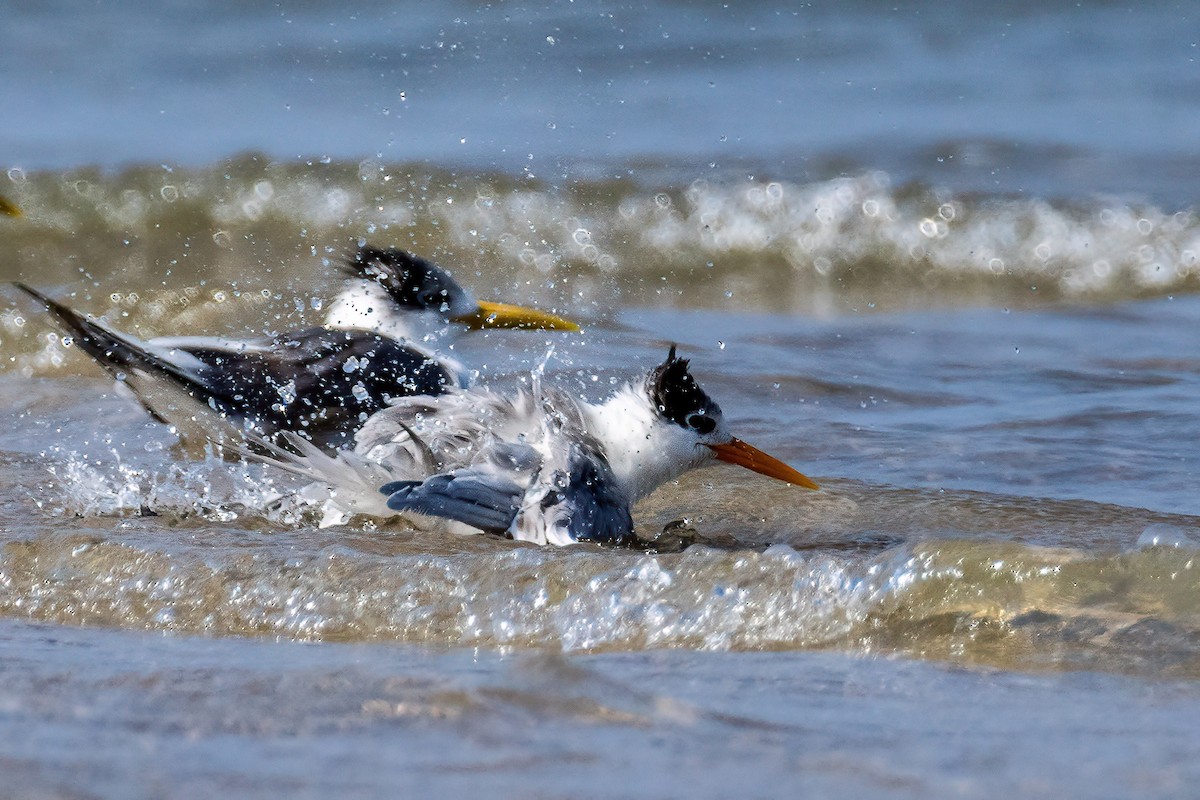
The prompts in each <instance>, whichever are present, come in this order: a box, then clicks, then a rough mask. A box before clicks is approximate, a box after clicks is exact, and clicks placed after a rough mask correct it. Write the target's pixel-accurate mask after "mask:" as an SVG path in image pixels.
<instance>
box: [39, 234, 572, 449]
mask: <svg viewBox="0 0 1200 800" xmlns="http://www.w3.org/2000/svg"><path fill="white" fill-rule="evenodd" d="M341 267H342V268H343V269H344V270H345V271H346V273H347V284H346V286H345V287H344V289H343V290H342V292H341V293H340V294H339V296H338V297H337V298H336V299H335V300H334V302H333V303H332V304H331V305H330V308H329V312H328V315H327V317H326V320H325V324H324V325H323V326H321V327H315V328H308V329H306V330H300V331H293V332H288V333H281V334H277V335H275V336H267V337H262V338H256V339H226V338H217V337H207V336H184V337H161V338H155V339H150V340H148V341H142V340H139V339H137V338H134V337H133V336H129V335H127V334H124V333H121V332H120V331H117V330H115V329H113V328H111V327H108V326H106V325H104V324H102V323H100V322H97V321H96V320H93V319H90V318H89V317H87V316H85V315H83V314H80V313H79V312H77V311H74V310H72V309H70V308H68V307H67V306H65V305H63V304H61V303H59V302H57V301H55V300H53V299H51V298H50V297H48V296H46V295H45V294H43V293H41V292H39V291H37V290H35V289H32V288H30V287H28V286H26V285H24V284H21V283H17V284H16V286H17V287H18V288H19V289H21V290H22V291H24V292H25V293H27V294H29V295H31V296H33V297H34V298H35V299H37V300H38V301H39V302H40V303H42V304H43V305H44V306H45V307H46V308H47V309H48V310H49V311H50V313H51V314H52V316H53V317H54V319H55V321H56V322H57V323H58V325H59V326H60V327H61V328H62V329H63V331H64V332H65V333H66V334H67V335H68V336H69V337H71V339H72V340H73V341H74V343H75V344H77V345H79V347H80V348H81V349H83V351H84V352H86V353H87V354H88V355H90V356H91V357H92V358H93V359H95V360H96V362H97V363H99V364H100V366H101V367H103V368H104V369H105V370H106V371H108V372H109V373H110V374H111V375H112V376H113V377H114V378H116V380H117V381H118V382H119V383H121V384H124V385H125V386H127V387H128V388H129V389H131V390H132V392H133V395H134V397H135V398H136V399H137V400H138V402H140V403H141V405H142V406H143V407H144V408H145V409H146V411H147V412H149V414H150V415H151V416H152V417H153V418H154V419H156V420H158V421H160V422H164V423H167V424H169V425H173V426H174V427H175V430H176V433H177V434H178V435H179V437H180V438H181V439H182V440H184V441H185V442H186V441H197V442H203V441H206V440H208V439H212V438H213V430H214V423H213V419H212V418H213V417H215V418H216V420H217V422H216V428H217V429H219V430H220V431H221V434H220V435H221V436H223V437H229V438H231V439H232V440H233V441H237V440H238V439H240V438H243V437H244V435H245V433H246V432H247V431H254V432H256V433H258V434H260V435H264V436H268V437H270V436H274V435H276V434H278V433H280V432H283V431H292V432H296V433H299V434H301V435H302V436H304V438H306V439H308V440H309V441H311V442H313V443H315V444H317V445H318V446H320V447H326V448H331V449H332V448H338V447H342V446H344V445H346V444H348V443H349V442H350V441H351V439H352V437H353V434H354V431H355V430H356V429H357V428H358V427H359V426H360V425H361V424H362V423H363V422H364V421H365V420H367V419H368V418H369V417H370V415H371V414H373V413H375V412H377V411H379V410H380V409H382V408H384V407H385V406H386V405H387V404H388V403H389V402H391V401H392V400H394V399H396V398H399V397H405V396H409V395H414V394H418V395H436V394H440V393H442V392H444V391H446V390H447V389H449V388H452V387H463V386H465V385H467V384H468V383H469V379H470V376H469V373H468V371H467V370H466V369H465V368H464V367H463V366H462V365H461V364H460V363H459V362H457V361H455V360H454V359H452V358H449V357H447V356H445V355H441V354H439V353H438V352H436V351H435V350H434V349H433V347H432V345H433V344H445V343H446V339H447V337H449V336H452V335H454V334H455V333H457V332H461V331H465V330H479V329H482V328H502V327H508V328H539V329H555V330H566V331H578V330H579V326H577V325H576V324H575V323H573V322H570V321H568V320H565V319H563V318H561V317H557V316H554V315H553V314H547V313H544V312H541V311H536V310H533V309H528V308H522V307H520V306H511V305H505V304H501V303H490V302H483V301H479V300H476V299H475V298H474V297H473V296H472V295H471V293H470V292H468V291H467V290H466V289H464V288H463V287H462V286H460V285H459V284H458V283H457V282H456V281H455V280H454V279H453V278H452V277H451V276H450V274H449V273H448V272H447V271H446V270H444V269H442V268H441V267H439V266H437V265H436V264H434V263H432V262H430V261H427V260H426V259H423V258H420V257H418V256H415V255H412V254H411V253H407V252H405V251H403V250H399V249H379V248H375V247H370V246H366V245H364V246H362V247H360V248H359V249H358V250H357V252H356V253H355V254H354V256H353V257H352V258H350V259H348V260H347V261H346V262H345V263H343V264H341ZM218 438H219V437H218Z"/></svg>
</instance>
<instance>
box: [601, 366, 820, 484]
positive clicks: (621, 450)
mask: <svg viewBox="0 0 1200 800" xmlns="http://www.w3.org/2000/svg"><path fill="white" fill-rule="evenodd" d="M592 415H593V424H592V431H591V432H592V434H593V435H594V436H595V437H596V438H597V439H598V440H599V441H600V442H601V444H602V445H603V446H604V449H605V454H606V457H607V459H608V462H609V465H610V466H611V467H612V468H613V473H614V475H615V476H617V478H618V480H621V481H622V482H624V483H625V484H626V485H628V486H629V487H630V492H631V494H632V499H634V500H636V499H638V498H641V497H644V496H645V495H647V494H649V493H650V492H652V491H654V490H655V489H656V488H658V487H659V486H661V485H662V484H663V483H666V482H667V481H670V480H674V479H675V478H678V477H679V476H680V475H682V474H683V473H685V472H687V471H688V470H692V469H695V468H697V467H700V466H703V465H704V464H707V463H711V462H713V461H724V462H727V463H730V464H737V465H738V466H742V467H745V468H747V469H750V470H753V471H754V472H758V473H761V474H763V475H767V476H770V477H772V478H778V479H779V480H784V481H787V482H789V483H794V484H796V485H798V486H804V487H805V488H808V489H816V488H818V487H817V484H815V483H814V482H813V481H812V480H810V479H809V478H808V477H806V476H805V475H803V474H801V473H800V472H798V471H796V470H794V469H792V468H791V467H789V466H788V465H787V464H784V463H783V462H782V461H780V460H779V459H777V458H775V457H773V456H770V455H767V454H766V453H764V452H762V451H761V450H759V449H758V448H756V447H752V446H751V445H748V444H746V443H745V442H743V441H741V440H740V439H736V438H734V436H733V435H732V434H730V433H729V430H728V427H727V426H726V423H725V417H724V415H723V414H722V413H721V407H720V406H719V405H717V403H716V402H715V401H714V400H713V399H712V398H711V397H709V396H708V395H707V394H706V393H705V392H704V390H703V389H701V388H700V385H699V384H698V383H696V379H695V378H693V377H692V375H691V373H690V372H688V361H687V359H684V358H678V357H676V355H675V347H674V345H672V347H671V350H670V352H669V353H668V354H667V360H666V361H664V362H663V363H662V364H660V365H658V366H657V367H655V368H654V369H653V370H651V371H650V373H649V374H648V375H647V376H646V380H645V382H644V384H643V385H642V386H640V387H635V386H626V387H625V388H624V389H623V390H621V391H620V392H618V393H617V394H616V395H615V396H614V397H613V398H612V399H611V400H609V401H608V402H606V403H604V404H603V405H602V406H598V407H596V408H595V409H594V410H593V412H592Z"/></svg>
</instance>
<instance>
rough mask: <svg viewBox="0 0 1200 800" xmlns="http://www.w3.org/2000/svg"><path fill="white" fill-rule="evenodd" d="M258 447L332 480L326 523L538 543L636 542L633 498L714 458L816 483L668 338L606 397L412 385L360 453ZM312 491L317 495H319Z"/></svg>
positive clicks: (291, 445)
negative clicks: (760, 441)
mask: <svg viewBox="0 0 1200 800" xmlns="http://www.w3.org/2000/svg"><path fill="white" fill-rule="evenodd" d="M287 438H288V439H289V441H288V442H287V444H288V448H283V447H278V446H275V445H273V444H271V443H268V442H259V443H258V444H259V445H260V446H259V447H257V448H256V452H254V453H247V455H249V456H250V457H251V458H255V459H257V460H259V461H263V462H266V463H269V464H273V465H275V466H278V467H281V468H283V469H286V470H288V471H290V472H294V473H297V474H299V475H302V476H304V477H307V478H309V479H311V480H312V481H313V482H314V484H313V485H316V486H324V487H325V488H327V489H328V490H329V498H330V499H329V500H328V501H327V502H326V505H325V519H324V521H323V522H322V525H332V524H340V523H343V522H346V521H347V520H348V519H349V518H350V517H351V516H353V515H356V514H366V515H370V516H376V517H387V516H391V515H396V514H400V515H403V516H404V517H406V518H407V519H408V520H409V521H410V522H411V523H412V524H413V525H414V527H416V528H418V529H422V528H439V529H443V530H448V531H451V532H456V533H490V534H495V535H499V536H505V537H510V538H512V539H517V540H522V541H529V542H535V543H538V544H555V545H565V544H571V543H574V542H582V541H589V542H601V543H610V544H623V543H629V542H631V541H632V540H633V538H634V531H633V519H632V516H631V509H632V507H633V505H634V504H635V503H636V502H637V501H639V500H640V499H642V498H644V497H646V496H647V495H649V494H650V493H651V492H652V491H654V490H655V489H656V488H658V487H659V486H661V485H662V484H663V483H666V482H667V481H670V480H673V479H675V478H677V477H679V476H680V475H682V474H683V473H685V472H687V471H689V470H691V469H695V468H697V467H701V466H704V465H707V464H712V463H714V462H725V463H729V464H736V465H738V466H741V467H745V468H746V469H749V470H752V471H754V472H758V473H760V474H763V475H766V476H768V477H771V478H777V479H779V480H782V481H786V482H788V483H791V484H794V485H796V486H802V487H805V488H808V489H816V488H818V487H817V484H816V483H814V482H813V481H812V480H811V479H809V478H808V477H806V476H805V475H803V474H801V473H800V472H798V471H796V470H795V469H793V468H792V467H790V466H788V465H787V464H785V463H783V462H782V461H780V460H779V459H777V458H774V457H773V456H769V455H767V454H766V453H764V452H762V451H761V450H759V449H758V448H756V447H753V446H751V445H749V444H746V443H745V442H743V441H741V440H740V439H736V438H734V436H733V435H732V434H731V433H730V431H729V429H728V426H727V424H726V421H725V418H724V416H723V414H722V413H721V408H720V406H718V405H717V403H716V402H715V401H713V400H712V398H710V397H709V396H708V395H707V394H706V393H705V392H704V390H703V389H701V388H700V386H699V385H698V384H697V383H696V381H695V379H694V378H693V377H692V375H691V373H690V372H689V370H688V361H687V360H686V359H682V358H679V357H677V356H676V354H675V348H674V347H672V348H671V351H670V353H669V355H668V356H667V359H666V361H664V362H663V363H662V364H660V365H658V366H657V367H655V368H654V369H653V370H651V371H650V372H649V374H647V375H646V376H645V377H644V378H643V379H641V380H639V381H635V382H632V383H629V384H627V385H625V386H624V387H622V388H621V389H620V390H618V391H617V392H616V393H615V394H614V395H613V396H612V397H610V398H609V399H608V400H605V401H603V402H600V403H595V404H593V403H588V402H585V401H583V400H580V399H578V398H576V397H575V396H573V395H571V394H568V393H567V392H565V391H561V390H558V389H554V388H551V387H545V386H543V385H542V381H541V379H540V377H539V376H538V375H537V374H536V373H535V375H534V376H533V380H532V381H531V383H530V388H529V389H524V390H521V391H518V392H516V393H515V394H509V395H505V394H500V393H497V392H494V391H491V390H488V389H475V390H466V391H459V390H453V391H448V392H446V393H445V394H442V395H440V396H438V397H409V398H404V399H402V400H400V401H397V402H396V403H395V404H393V405H392V406H390V407H388V408H386V409H384V410H383V411H380V412H379V413H377V414H375V415H374V416H372V417H371V418H370V419H369V420H368V421H367V423H366V424H365V425H364V426H363V427H362V428H361V429H360V430H359V432H358V434H357V437H356V441H355V447H354V449H353V451H350V450H343V451H340V452H337V453H333V454H328V453H325V452H323V451H321V450H320V449H319V448H316V447H313V446H312V445H311V444H309V443H307V442H305V441H303V440H301V439H299V438H297V437H294V436H289V437H287ZM309 496H311V495H309Z"/></svg>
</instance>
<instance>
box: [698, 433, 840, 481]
mask: <svg viewBox="0 0 1200 800" xmlns="http://www.w3.org/2000/svg"><path fill="white" fill-rule="evenodd" d="M708 447H709V448H711V449H712V451H713V452H714V453H716V454H717V460H719V461H724V462H725V463H727V464H737V465H738V466H739V467H745V468H746V469H748V470H751V471H753V472H757V473H758V474H760V475H766V476H767V477H769V478H778V479H779V480H781V481H787V482H788V483H792V484H795V485H796V486H803V487H804V488H805V489H820V488H821V487H820V486H817V484H816V483H814V482H813V480H812V478H809V477H808V476H807V475H804V474H803V473H801V472H798V471H796V470H794V469H792V468H791V467H789V466H788V465H787V464H785V463H783V462H782V461H780V460H779V459H778V458H776V457H775V456H769V455H767V454H766V453H764V452H763V451H762V450H759V449H758V448H757V447H754V446H753V445H748V444H746V443H745V442H743V441H742V440H741V439H730V440H729V441H728V442H725V443H724V444H710V445H708Z"/></svg>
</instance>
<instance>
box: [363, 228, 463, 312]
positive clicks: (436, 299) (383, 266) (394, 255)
mask: <svg viewBox="0 0 1200 800" xmlns="http://www.w3.org/2000/svg"><path fill="white" fill-rule="evenodd" d="M346 270H347V271H348V272H350V273H351V274H353V275H358V276H361V277H363V278H368V279H370V280H373V281H377V282H378V283H379V285H380V286H382V287H383V288H384V289H385V290H387V293H388V294H389V295H391V296H392V299H394V300H395V301H396V303H397V304H398V305H400V306H403V307H404V308H411V309H415V310H418V311H440V312H442V313H444V312H445V311H446V310H448V309H449V308H452V307H456V306H457V305H458V301H459V300H460V298H462V296H463V295H464V294H465V292H464V291H463V289H462V287H461V286H459V285H458V283H456V282H455V280H454V278H451V277H450V273H449V272H446V270H444V269H442V268H441V267H439V266H438V265H437V264H434V263H433V262H432V261H428V260H426V259H424V258H421V257H420V256H415V255H413V254H412V253H409V252H406V251H404V250H400V249H398V248H394V247H389V248H387V249H383V248H379V247H371V246H370V245H363V246H362V247H360V248H359V249H358V252H356V253H355V254H354V256H353V257H352V258H351V259H350V260H349V261H347V262H346Z"/></svg>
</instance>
